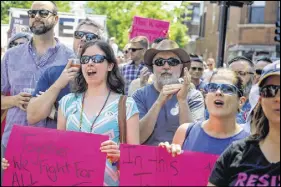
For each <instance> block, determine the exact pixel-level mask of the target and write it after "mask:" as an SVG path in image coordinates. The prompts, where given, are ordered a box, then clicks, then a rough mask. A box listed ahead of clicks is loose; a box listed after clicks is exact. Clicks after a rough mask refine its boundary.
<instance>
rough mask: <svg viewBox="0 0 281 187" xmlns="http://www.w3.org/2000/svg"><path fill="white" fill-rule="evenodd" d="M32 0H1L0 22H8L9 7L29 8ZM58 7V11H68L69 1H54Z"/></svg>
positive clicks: (69, 8)
mask: <svg viewBox="0 0 281 187" xmlns="http://www.w3.org/2000/svg"><path fill="white" fill-rule="evenodd" d="M33 2H34V1H1V24H8V23H9V9H10V8H22V9H30V7H31V5H32V3H33ZM54 2H55V3H56V5H57V7H58V9H59V12H70V10H71V7H70V4H69V1H68V2H67V1H54Z"/></svg>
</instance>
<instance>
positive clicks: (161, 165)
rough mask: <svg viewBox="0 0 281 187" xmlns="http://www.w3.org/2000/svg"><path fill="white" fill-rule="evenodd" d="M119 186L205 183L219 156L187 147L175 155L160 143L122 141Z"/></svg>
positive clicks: (204, 184)
mask: <svg viewBox="0 0 281 187" xmlns="http://www.w3.org/2000/svg"><path fill="white" fill-rule="evenodd" d="M120 151H121V158H120V186H206V185H207V184H208V177H209V175H210V173H211V170H212V168H213V166H214V164H215V162H216V160H217V158H218V157H219V156H218V155H210V154H205V153H199V152H189V151H186V152H184V153H183V154H181V155H179V156H176V157H172V155H171V154H170V153H168V152H167V150H166V149H164V148H161V147H149V146H132V145H121V147H120Z"/></svg>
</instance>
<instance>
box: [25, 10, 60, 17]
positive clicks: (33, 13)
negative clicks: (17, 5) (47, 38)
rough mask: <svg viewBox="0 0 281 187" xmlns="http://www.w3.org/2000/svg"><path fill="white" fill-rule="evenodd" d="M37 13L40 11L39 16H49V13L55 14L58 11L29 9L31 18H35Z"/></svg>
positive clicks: (28, 12)
mask: <svg viewBox="0 0 281 187" xmlns="http://www.w3.org/2000/svg"><path fill="white" fill-rule="evenodd" d="M37 13H39V16H40V17H41V18H46V17H48V16H49V14H53V15H57V13H54V12H51V11H49V10H44V9H42V10H29V11H27V14H28V17H29V18H35V16H36V15H37Z"/></svg>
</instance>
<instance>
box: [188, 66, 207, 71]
mask: <svg viewBox="0 0 281 187" xmlns="http://www.w3.org/2000/svg"><path fill="white" fill-rule="evenodd" d="M191 69H192V71H197V70H198V71H203V70H204V69H203V68H197V67H191Z"/></svg>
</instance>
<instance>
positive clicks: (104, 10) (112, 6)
mask: <svg viewBox="0 0 281 187" xmlns="http://www.w3.org/2000/svg"><path fill="white" fill-rule="evenodd" d="M163 5H164V3H163V2H161V1H94V2H91V1H90V2H87V4H86V6H87V8H90V9H91V10H92V14H98V15H106V16H107V28H108V34H109V36H111V37H115V38H116V39H117V43H118V44H119V46H120V48H123V46H125V45H126V43H128V41H129V33H128V30H129V29H130V27H131V25H132V20H133V17H134V16H141V17H147V18H153V19H160V20H166V21H169V22H170V31H169V34H170V38H171V39H172V40H175V41H176V42H177V43H178V44H179V45H180V46H181V47H183V46H184V45H185V44H186V43H187V42H188V39H189V38H188V36H186V32H187V27H186V26H185V25H184V24H182V21H183V19H184V18H183V17H182V15H183V14H184V12H185V11H186V6H187V3H186V2H184V3H182V5H181V6H180V7H179V8H175V9H174V10H172V11H167V10H166V9H164V8H163Z"/></svg>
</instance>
